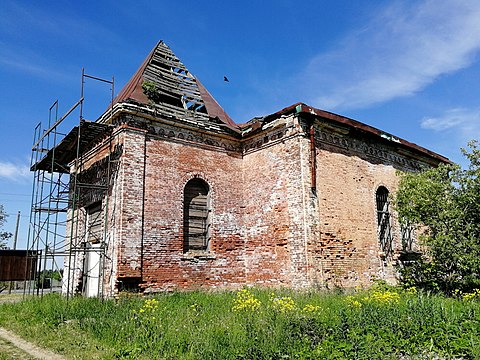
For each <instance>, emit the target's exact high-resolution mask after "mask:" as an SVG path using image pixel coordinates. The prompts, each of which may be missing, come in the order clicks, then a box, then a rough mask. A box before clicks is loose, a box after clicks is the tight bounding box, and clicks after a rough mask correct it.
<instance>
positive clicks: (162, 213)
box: [121, 135, 244, 291]
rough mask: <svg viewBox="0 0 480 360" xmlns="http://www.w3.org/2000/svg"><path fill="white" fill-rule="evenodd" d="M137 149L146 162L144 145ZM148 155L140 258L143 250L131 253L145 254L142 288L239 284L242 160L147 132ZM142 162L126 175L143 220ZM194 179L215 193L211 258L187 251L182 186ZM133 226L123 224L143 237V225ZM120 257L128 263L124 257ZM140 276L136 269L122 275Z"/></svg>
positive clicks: (138, 155)
mask: <svg viewBox="0 0 480 360" xmlns="http://www.w3.org/2000/svg"><path fill="white" fill-rule="evenodd" d="M131 140H134V139H131ZM126 150H127V151H128V146H126ZM134 152H137V153H136V155H133V156H134V157H135V158H136V159H137V161H138V162H139V163H142V161H139V159H143V149H142V148H140V147H139V148H138V149H135V150H134ZM145 155H146V165H145V182H144V183H145V189H144V191H145V197H144V208H143V212H144V213H143V221H144V234H143V236H144V237H143V253H142V256H140V255H139V251H140V250H139V251H138V252H137V251H133V253H134V256H139V260H140V258H141V263H142V267H143V271H142V282H143V285H142V286H144V288H145V290H146V291H155V290H165V289H172V288H195V287H226V286H235V285H236V284H241V283H242V282H243V278H244V271H243V269H244V266H243V264H244V259H243V249H244V240H243V236H242V230H241V226H240V224H241V219H240V211H241V207H240V204H241V202H242V193H241V186H242V174H241V171H239V169H240V168H241V158H240V157H239V156H238V155H235V154H234V153H229V152H227V151H222V150H221V149H220V150H219V149H205V148H204V147H200V146H198V145H195V144H186V143H185V142H175V141H168V140H164V139H162V138H159V137H156V136H154V135H148V136H147V140H146V152H145ZM130 165H132V164H130ZM135 166H136V165H135ZM142 166H143V164H142ZM142 166H140V165H138V166H137V167H138V168H139V171H138V172H133V173H126V175H127V176H126V177H125V187H124V193H127V195H126V196H127V197H135V198H137V199H138V206H136V207H135V209H136V210H135V211H136V215H137V216H136V217H135V219H136V220H138V219H142V209H141V203H142V191H143V190H142V189H141V186H140V185H141V183H143V178H142V177H141V174H142V172H141V169H140V168H141V167H142ZM193 177H200V178H201V179H203V180H205V181H206V182H207V183H208V184H209V186H210V191H211V195H210V196H211V206H212V212H213V213H212V228H211V241H210V252H209V254H207V256H198V254H197V256H194V255H193V254H189V253H187V254H184V253H183V194H184V193H183V190H184V186H185V184H186V183H187V181H188V180H190V179H191V178H193ZM137 179H138V180H139V186H134V187H132V188H130V187H129V184H130V183H131V180H133V182H134V183H135V182H136V181H137ZM135 204H137V203H135ZM124 207H125V209H126V208H127V206H124ZM128 207H129V208H130V209H131V210H129V211H134V210H132V207H131V203H130V205H129V206H128ZM131 215H133V214H131ZM132 217H133V216H132ZM132 221H133V220H132ZM135 224H136V223H125V222H124V223H123V225H127V226H126V227H125V229H124V232H125V234H126V233H130V231H133V232H135V234H136V237H135V238H137V237H138V239H140V238H141V234H140V228H139V227H138V228H137V226H135ZM130 228H132V230H130ZM137 229H138V230H137ZM130 248H133V247H130ZM135 249H136V247H135ZM121 259H122V260H124V259H125V260H127V261H126V262H127V265H128V264H129V260H128V258H127V257H126V256H123V257H121ZM122 260H121V261H122ZM136 275H137V271H136V270H134V269H129V270H128V271H126V272H125V274H124V276H136Z"/></svg>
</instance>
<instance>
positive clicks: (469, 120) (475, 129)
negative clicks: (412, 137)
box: [420, 108, 480, 138]
mask: <svg viewBox="0 0 480 360" xmlns="http://www.w3.org/2000/svg"><path fill="white" fill-rule="evenodd" d="M420 124H421V127H422V128H424V129H430V130H434V131H437V132H440V131H441V132H447V131H448V132H457V133H459V134H460V135H462V137H466V138H478V137H480V136H479V135H480V109H465V108H456V109H450V110H447V111H445V113H444V114H443V115H441V116H438V117H429V118H424V119H423V120H422V121H421V123H420Z"/></svg>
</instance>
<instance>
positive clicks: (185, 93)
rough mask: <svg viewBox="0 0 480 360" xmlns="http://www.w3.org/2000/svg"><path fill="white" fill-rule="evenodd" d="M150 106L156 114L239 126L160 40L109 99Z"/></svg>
mask: <svg viewBox="0 0 480 360" xmlns="http://www.w3.org/2000/svg"><path fill="white" fill-rule="evenodd" d="M122 102H127V103H136V104H140V105H142V104H143V105H148V106H154V107H155V112H156V113H157V114H158V115H161V116H166V117H173V118H175V119H177V120H179V121H182V120H185V121H187V122H189V123H191V122H194V123H196V124H197V125H198V126H200V127H208V126H209V125H224V126H226V127H227V128H229V129H230V130H233V131H235V132H238V131H239V126H238V125H237V124H235V122H234V121H233V120H232V119H231V118H230V117H229V116H228V114H227V113H226V112H225V110H223V108H222V107H221V106H220V105H219V104H218V102H217V101H216V100H215V99H214V98H213V96H212V95H211V94H210V93H209V92H208V91H207V89H205V87H204V86H203V85H202V83H200V81H198V79H197V78H196V77H195V76H193V75H192V74H191V73H190V71H188V69H187V68H186V67H185V65H184V64H183V63H182V62H181V61H180V60H179V59H178V58H177V56H176V55H175V54H174V53H173V52H172V50H170V48H169V47H168V46H167V45H166V44H165V43H164V42H163V41H160V42H159V43H158V44H157V45H156V46H155V47H154V48H153V50H152V51H151V52H150V54H149V55H148V56H147V58H146V59H145V60H144V61H143V63H142V65H141V66H140V67H139V68H138V70H137V71H136V72H135V74H134V75H133V76H132V78H131V79H130V80H129V81H128V82H127V84H126V85H125V86H124V87H123V89H122V90H121V91H120V93H119V94H118V95H117V97H116V98H115V99H114V101H113V105H115V104H118V103H122Z"/></svg>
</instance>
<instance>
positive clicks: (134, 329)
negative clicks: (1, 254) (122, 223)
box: [0, 287, 480, 359]
mask: <svg viewBox="0 0 480 360" xmlns="http://www.w3.org/2000/svg"><path fill="white" fill-rule="evenodd" d="M479 298H480V293H476V294H475V293H474V294H465V295H464V296H458V297H457V298H445V297H442V296H440V295H428V294H425V293H421V292H417V291H415V289H410V290H408V291H405V290H400V289H395V288H386V287H376V288H373V289H371V290H368V291H356V292H353V293H350V294H349V295H345V294H342V293H325V292H315V291H312V292H294V291H290V290H275V291H273V292H272V290H265V289H243V290H240V291H237V292H217V293H213V292H188V293H169V294H162V295H157V296H155V297H136V296H127V295H123V296H121V297H120V298H119V299H116V300H104V301H102V300H98V299H85V298H81V297H78V298H77V297H76V298H71V299H69V300H68V301H67V300H66V299H65V298H62V297H61V296H59V295H53V294H52V295H48V296H44V297H43V298H30V299H27V300H26V301H23V302H19V303H3V304H1V305H0V326H2V327H4V328H7V329H10V330H13V331H14V332H16V333H17V334H19V335H21V336H23V337H24V338H26V339H29V340H31V341H34V342H36V343H37V344H40V345H41V346H44V347H47V348H50V349H52V350H53V351H56V352H58V353H61V354H63V355H64V356H66V357H67V358H71V359H122V358H125V359H429V358H437V359H438V358H462V359H480V301H479V300H480V299H479Z"/></svg>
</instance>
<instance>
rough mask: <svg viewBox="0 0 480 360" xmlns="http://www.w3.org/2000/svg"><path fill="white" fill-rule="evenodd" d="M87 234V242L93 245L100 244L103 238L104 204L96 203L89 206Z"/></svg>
mask: <svg viewBox="0 0 480 360" xmlns="http://www.w3.org/2000/svg"><path fill="white" fill-rule="evenodd" d="M86 210H87V233H86V241H88V242H89V243H91V244H98V243H99V242H101V241H102V238H103V231H102V225H103V216H102V214H103V212H102V204H101V203H96V204H93V205H91V206H89V207H88V208H87V209H86Z"/></svg>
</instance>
